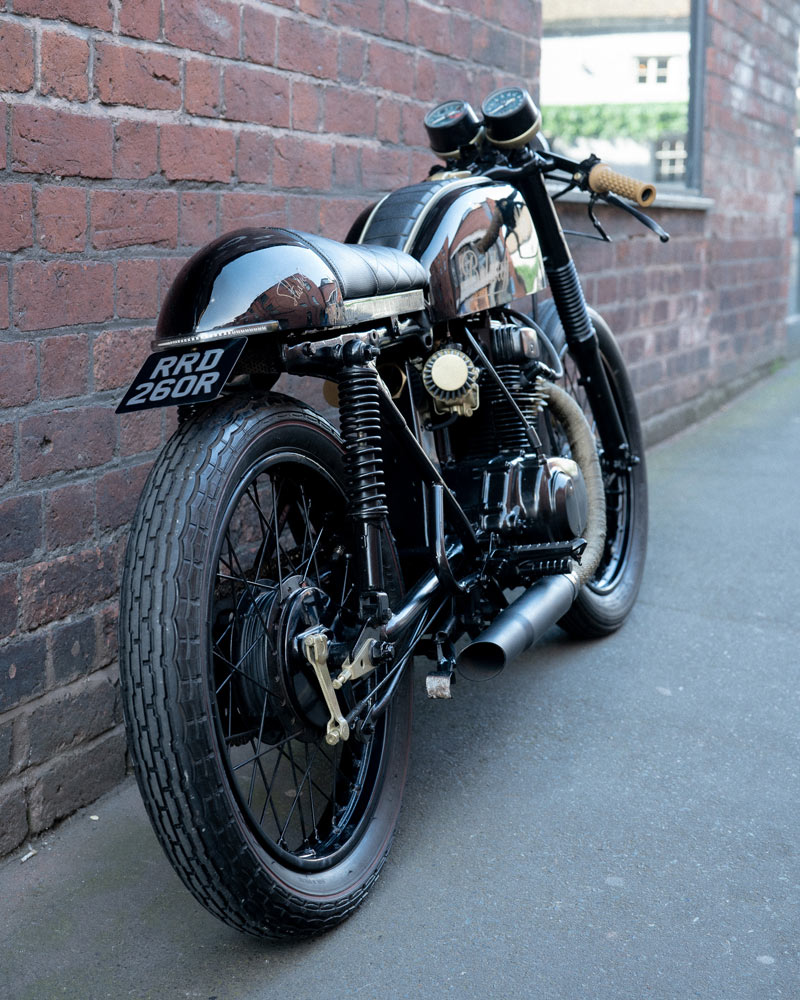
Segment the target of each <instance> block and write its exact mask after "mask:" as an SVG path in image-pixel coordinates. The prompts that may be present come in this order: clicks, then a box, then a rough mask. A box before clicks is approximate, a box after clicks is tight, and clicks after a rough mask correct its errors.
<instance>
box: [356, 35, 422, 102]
mask: <svg viewBox="0 0 800 1000" xmlns="http://www.w3.org/2000/svg"><path fill="white" fill-rule="evenodd" d="M416 75H417V74H416V73H415V71H414V66H413V63H412V61H411V58H410V56H409V52H408V50H407V49H400V48H395V47H394V46H391V45H385V44H384V43H383V42H377V41H373V42H370V44H369V49H368V51H367V68H366V82H367V83H368V84H369V85H370V86H374V87H380V88H382V89H384V90H391V91H394V92H395V93H397V94H405V95H406V96H408V97H413V96H414V88H415V77H416Z"/></svg>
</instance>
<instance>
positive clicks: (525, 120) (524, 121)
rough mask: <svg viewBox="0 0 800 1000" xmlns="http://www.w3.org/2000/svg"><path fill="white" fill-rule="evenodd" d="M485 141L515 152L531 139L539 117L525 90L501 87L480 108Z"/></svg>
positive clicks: (540, 121)
mask: <svg viewBox="0 0 800 1000" xmlns="http://www.w3.org/2000/svg"><path fill="white" fill-rule="evenodd" d="M481 110H482V111H483V124H484V128H485V129H486V138H487V139H488V140H489V142H492V143H494V145H495V146H500V147H501V148H507V149H516V148H519V147H520V146H524V145H526V144H527V143H529V142H530V141H531V139H533V137H534V136H535V135H536V133H537V132H538V131H539V129H540V128H541V125H542V115H541V112H540V111H539V109H538V108H537V107H536V105H535V104H534V103H533V98H532V97H531V95H530V94H529V93H528V91H527V90H525V89H524V87H501V88H500V90H495V91H494V92H493V93H491V94H489V96H488V97H487V98H486V100H485V101H484V102H483V104H482V106H481Z"/></svg>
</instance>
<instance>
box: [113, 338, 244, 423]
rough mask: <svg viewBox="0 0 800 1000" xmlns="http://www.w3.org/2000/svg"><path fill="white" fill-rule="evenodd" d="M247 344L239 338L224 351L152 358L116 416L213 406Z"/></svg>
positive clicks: (209, 349)
mask: <svg viewBox="0 0 800 1000" xmlns="http://www.w3.org/2000/svg"><path fill="white" fill-rule="evenodd" d="M246 343H247V338H246V337H240V338H239V339H237V340H231V341H230V342H229V343H227V344H225V345H224V347H220V346H217V347H197V348H195V349H194V350H188V351H174V352H171V351H162V352H161V353H159V354H151V355H150V357H149V358H148V359H147V361H145V363H144V364H143V365H142V368H141V371H140V372H139V374H138V375H137V376H136V378H135V379H134V381H133V384H132V385H131V387H130V389H128V391H127V392H126V393H125V397H124V398H123V400H122V402H121V403H120V404H119V406H118V407H117V413H130V412H131V411H132V410H149V409H152V408H153V407H154V406H184V405H185V404H186V403H210V402H211V400H212V399H216V398H217V396H218V395H219V394H220V393H221V392H222V387H223V386H224V385H225V383H226V381H227V380H228V376H229V375H230V373H231V372H232V371H233V366H234V365H235V364H236V362H237V361H238V360H239V356H240V355H241V353H242V351H243V350H244V345H245V344H246Z"/></svg>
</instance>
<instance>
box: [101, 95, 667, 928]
mask: <svg viewBox="0 0 800 1000" xmlns="http://www.w3.org/2000/svg"><path fill="white" fill-rule="evenodd" d="M540 123H541V116H540V113H539V111H538V109H537V108H536V106H535V105H534V103H533V101H532V99H531V97H530V95H529V94H528V93H527V91H525V90H524V89H522V88H520V87H505V88H503V89H501V90H499V91H495V92H494V93H493V94H491V95H490V96H489V97H487V98H486V100H485V101H484V102H483V105H482V108H481V114H480V115H479V114H478V113H477V112H476V111H475V110H474V109H473V108H472V107H471V106H470V105H469V104H468V103H466V102H464V101H461V100H454V101H448V102H447V103H445V104H442V105H439V106H438V107H436V108H434V109H433V110H432V111H431V112H430V113H429V114H428V115H427V116H426V119H425V125H426V129H427V132H428V136H429V139H430V143H431V147H432V149H433V151H434V152H435V153H436V154H437V155H438V157H439V158H440V159H441V160H443V161H444V165H443V166H442V165H441V164H439V165H438V166H436V167H435V168H433V169H432V172H431V174H430V176H429V177H428V178H427V179H426V180H425V181H423V182H422V183H417V184H412V185H411V186H409V187H404V188H401V189H400V190H397V191H394V192H392V193H391V194H389V195H387V196H386V197H385V198H383V199H382V200H381V201H379V202H378V203H377V204H375V205H372V206H370V207H368V208H367V209H366V210H365V211H364V212H363V213H362V214H361V216H360V217H359V218H358V219H357V220H356V221H355V223H354V224H353V226H352V229H351V231H350V234H349V236H348V238H347V240H346V242H344V243H340V242H337V241H334V240H332V239H327V238H323V237H321V236H316V235H311V234H308V233H302V232H297V231H293V230H290V229H283V228H279V227H274V228H263V229H241V230H238V231H236V232H232V233H229V234H227V235H225V236H222V237H221V238H219V239H217V240H216V241H214V242H213V243H211V244H210V245H209V246H207V247H205V248H204V249H203V250H201V251H200V252H199V253H197V254H195V256H194V257H192V258H191V260H189V261H188V263H187V264H186V265H185V267H184V268H183V270H182V271H181V272H180V274H179V275H178V277H177V279H176V280H175V282H174V285H173V286H172V288H171V290H170V292H169V294H168V296H167V298H166V300H165V302H164V305H163V308H162V310H161V313H160V317H159V320H158V325H157V330H156V339H155V342H154V350H155V353H153V354H152V355H151V356H150V357H149V358H148V360H147V361H146V362H145V365H144V367H143V368H142V370H141V371H140V373H139V375H138V376H137V378H136V379H135V380H134V382H133V384H132V385H131V387H130V389H129V390H128V392H127V394H126V395H125V398H124V400H123V401H122V403H121V404H120V407H119V410H120V411H121V412H129V411H138V410H141V409H145V408H148V407H154V406H178V407H179V410H178V428H177V430H176V432H175V434H174V435H173V436H172V438H171V439H170V441H169V442H168V444H167V445H166V447H165V448H164V450H163V452H162V454H161V455H160V457H159V458H158V460H157V461H156V463H155V465H154V467H153V469H152V472H151V474H150V477H149V479H148V481H147V484H146V486H145V488H144V490H143V493H142V496H141V499H140V502H139V506H138V510H137V512H136V515H135V518H134V521H133V525H132V530H131V534H130V539H129V543H128V548H127V555H126V561H125V569H124V577H123V584H122V592H121V611H120V669H121V677H122V690H123V696H124V698H123V700H124V710H125V719H126V725H127V731H128V739H129V745H130V752H131V756H132V759H133V762H134V767H135V771H136V775H137V779H138V782H139V786H140V789H141V792H142V795H143V798H144V801H145V804H146V807H147V810H148V812H149V815H150V818H151V820H152V822H153V825H154V827H155V830H156V832H157V834H158V837H159V839H160V841H161V844H162V846H163V847H164V849H165V851H166V853H167V855H168V857H169V859H170V861H171V863H172V864H173V866H174V867H175V869H176V871H177V872H178V874H179V875H180V877H181V878H182V880H183V881H184V883H185V884H186V885H187V887H188V888H189V889H190V890H191V891H192V892H193V893H194V895H195V896H196V897H197V899H199V900H200V902H201V903H203V904H204V905H205V906H206V907H207V908H208V909H209V910H210V911H211V912H212V913H214V914H216V915H217V916H218V917H220V918H221V919H222V920H224V921H227V922H228V923H229V924H231V925H233V926H235V927H237V928H240V929H241V930H243V931H246V932H249V933H251V934H255V935H258V936H262V937H266V938H276V937H286V936H301V935H307V934H310V933H314V932H317V931H320V930H324V929H326V928H329V927H331V926H333V925H335V924H336V923H338V922H339V921H340V920H342V919H344V918H345V917H346V916H347V915H348V914H350V913H351V912H352V911H353V910H354V909H355V908H356V907H357V906H358V904H359V903H360V902H361V901H362V899H363V898H364V896H365V895H366V893H367V891H368V890H369V888H370V887H371V885H372V884H373V882H374V881H375V879H376V878H377V876H378V873H379V871H380V869H381V867H382V865H383V863H384V860H385V858H386V855H387V851H388V849H389V846H390V843H391V840H392V836H393V831H394V828H395V823H396V820H397V816H398V812H399V809H400V801H401V795H402V791H403V785H404V781H405V774H406V764H407V758H408V752H409V739H410V732H411V725H410V723H411V715H410V713H411V680H412V660H413V658H414V657H415V656H423V657H427V658H428V659H429V661H431V662H429V664H428V666H429V672H428V674H427V678H426V684H427V688H428V693H429V694H430V695H431V696H432V697H448V696H449V695H450V688H451V685H452V683H453V681H454V680H455V678H456V676H458V675H462V674H463V675H464V676H466V677H470V676H476V675H483V676H486V675H491V674H493V673H495V672H497V671H498V670H500V669H501V668H502V667H503V665H504V664H505V663H506V662H507V661H508V660H510V659H511V658H513V657H515V656H517V655H518V654H520V653H521V652H522V651H524V650H526V649H527V648H528V647H530V646H531V645H532V644H533V643H534V642H535V641H536V640H537V639H538V638H539V637H540V636H541V635H542V634H543V633H544V632H545V631H546V630H547V629H549V628H550V627H551V626H552V625H554V624H555V623H559V624H560V625H561V626H562V627H563V628H564V629H566V630H567V632H570V633H573V634H575V635H578V636H582V637H590V636H602V635H606V634H608V633H610V632H612V631H613V630H615V629H617V628H618V627H619V626H620V625H621V624H622V622H623V621H624V619H625V618H626V616H627V615H628V613H629V611H630V610H631V607H632V605H633V602H634V601H635V599H636V595H637V591H638V589H639V584H640V580H641V576H642V571H643V565H644V559H645V547H646V530H647V492H646V490H647V488H646V477H645V463H644V453H643V446H642V436H641V431H640V426H639V421H638V418H637V413H636V406H635V403H634V396H633V392H632V389H631V385H630V382H629V379H628V376H627V374H626V371H625V366H624V364H623V360H622V357H621V354H620V351H619V349H618V347H617V344H616V342H615V340H614V337H613V335H612V333H611V331H610V330H609V328H608V326H607V325H606V323H605V322H604V321H603V320H602V318H601V317H600V316H599V315H598V314H597V313H595V312H593V311H592V310H591V309H589V308H588V307H587V305H586V302H585V300H584V296H583V293H582V290H581V285H580V283H579V279H578V275H577V273H576V269H575V266H574V263H573V261H572V258H571V256H570V252H569V249H568V247H567V243H566V241H565V238H564V235H563V233H562V229H561V227H560V225H559V222H558V218H557V216H556V212H555V207H554V200H555V199H556V198H557V197H558V195H559V194H560V193H563V190H566V189H569V188H577V189H580V190H583V191H585V192H588V194H589V213H590V216H591V218H592V220H593V221H594V222H595V224H596V226H597V228H598V229H600V232H601V236H602V235H604V234H603V233H602V229H601V227H600V223H599V222H598V221H597V219H596V217H595V216H594V211H593V210H594V206H595V204H596V202H598V201H604V202H606V203H612V204H614V205H616V206H617V207H620V208H624V209H626V210H627V211H629V212H631V213H632V214H634V215H635V216H636V217H637V218H639V219H640V220H641V221H642V222H643V223H644V224H645V225H648V226H649V227H650V228H651V229H653V230H655V231H656V232H657V233H659V235H661V237H662V238H666V234H665V233H663V230H661V229H660V228H659V227H658V226H657V224H656V223H654V222H653V221H652V220H651V219H649V218H648V217H646V216H644V215H643V214H642V213H641V211H640V210H639V208H637V207H635V205H634V204H632V203H631V202H637V203H638V205H639V206H640V207H646V206H647V205H648V204H649V203H650V202H651V201H652V200H653V198H654V197H655V192H654V189H653V188H652V186H651V185H648V184H643V183H640V182H638V181H634V180H632V179H630V178H626V177H623V176H622V175H619V174H616V173H614V172H612V171H610V170H609V169H608V168H606V167H605V166H603V165H602V164H599V163H598V161H597V160H596V159H595V158H594V157H592V158H590V159H588V160H585V161H583V162H581V163H578V162H574V161H572V160H569V159H566V158H565V157H563V156H560V155H555V154H553V153H551V152H550V151H549V149H548V147H547V144H546V142H544V141H543V140H541V139H540V138H539V136H538V133H539V128H540ZM558 178H560V179H562V180H563V182H564V187H563V188H561V189H560V190H554V187H553V181H554V179H558ZM618 195H621V196H623V198H625V199H628V200H622V199H621V198H620V197H618ZM545 285H548V286H549V290H550V293H551V297H549V298H548V297H546V296H542V295H541V294H540V293H542V292H543V290H544V289H545ZM526 297H532V298H526ZM521 299H524V300H525V301H526V302H532V303H533V306H532V308H531V307H529V308H528V309H527V311H521V310H519V309H518V308H517V307H515V303H518V301H519V300H521ZM284 373H289V374H290V375H294V376H301V377H302V378H303V379H304V380H308V381H307V384H308V385H311V384H312V380H323V381H324V384H325V398H326V399H327V400H328V404H329V405H328V407H327V408H325V407H320V409H323V410H325V412H327V413H329V414H333V416H329V417H328V418H326V417H325V416H323V415H321V413H320V412H317V411H316V410H315V409H313V408H312V407H311V406H309V405H308V404H307V403H306V402H303V401H301V400H298V399H293V398H290V397H289V396H287V395H285V394H280V393H277V392H274V391H272V390H273V386H274V384H275V382H276V381H277V380H278V378H279V377H280V376H281V375H283V374H284ZM303 395H308V394H307V393H303ZM337 422H338V426H335V425H336V424H337Z"/></svg>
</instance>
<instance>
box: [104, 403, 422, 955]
mask: <svg viewBox="0 0 800 1000" xmlns="http://www.w3.org/2000/svg"><path fill="white" fill-rule="evenodd" d="M342 466H343V463H342V449H341V444H340V442H339V441H338V439H337V438H336V436H335V433H334V431H333V430H332V429H331V428H330V427H329V425H327V424H326V423H325V422H324V421H323V420H322V419H321V418H319V417H318V416H317V415H316V414H313V413H312V412H311V411H308V410H306V409H305V408H302V407H300V406H299V405H298V404H294V403H291V402H290V401H288V400H284V399H281V398H279V397H271V400H270V403H269V405H266V406H265V405H264V404H263V403H260V402H255V401H247V402H244V403H242V402H227V403H224V404H222V405H221V406H218V407H216V408H214V409H210V410H208V409H207V410H205V411H204V412H202V415H201V416H198V417H195V418H193V419H192V420H190V421H188V422H187V423H186V424H185V425H184V426H183V427H182V428H181V429H180V430H179V431H178V432H177V434H176V435H175V437H174V438H173V439H172V441H171V442H170V444H169V445H168V446H167V448H166V449H165V452H164V453H163V455H162V457H161V458H160V459H159V461H158V462H157V463H156V466H155V467H154V469H153V473H152V475H151V478H150V480H149V481H148V485H147V486H146V488H145V491H144V493H143V496H142V500H141V502H140V506H139V510H138V512H137V515H136V519H135V521H134V526H133V530H132V535H131V540H130V543H129V547H128V553H127V558H126V570H125V576H124V581H123V590H122V594H121V616H120V646H121V654H120V660H121V666H120V670H121V675H122V683H123V690H124V695H125V710H126V722H127V726H128V734H129V743H130V747H131V753H132V756H133V759H134V764H135V767H136V772H137V777H138V780H139V785H140V788H141V790H142V794H143V797H144V800H145V804H146V805H147V808H148V811H149V813H150V816H151V819H152V821H153V823H154V826H155V827H156V831H157V833H158V834H159V837H160V839H161V842H162V846H163V847H164V849H165V850H166V853H167V855H168V856H169V858H170V861H171V862H172V864H173V865H174V867H175V868H176V870H177V871H178V873H179V875H180V876H181V877H182V878H183V880H184V882H185V883H186V884H187V885H188V887H189V888H190V889H191V890H192V892H193V893H194V894H195V896H196V897H197V898H198V899H199V900H200V901H201V902H202V903H203V904H204V905H205V906H207V907H208V908H209V909H210V910H211V911H212V912H213V913H215V914H216V915H217V916H219V917H221V918H222V919H223V920H225V921H227V922H228V923H230V924H232V925H234V926H236V927H239V928H240V929H242V930H245V931H249V932H250V933H253V934H257V935H260V936H264V937H273V938H274V937H285V936H289V935H302V934H309V933H313V932H315V931H318V930H323V929H325V928H327V927H330V926H332V925H333V924H335V923H337V922H338V921H340V920H342V919H343V918H344V917H346V916H347V915H348V914H349V913H350V912H352V910H353V909H354V908H355V907H356V906H357V905H358V904H359V903H360V901H361V900H362V899H363V897H364V895H365V894H366V892H367V890H368V889H369V886H370V885H371V884H372V882H373V881H374V879H375V878H376V877H377V875H378V872H379V870H380V868H381V866H382V864H383V861H384V860H385V857H386V853H387V851H388V849H389V845H390V842H391V838H392V834H393V831H394V826H395V823H396V819H397V814H398V811H399V808H400V799H401V795H402V789H403V784H404V781H405V771H406V763H407V755H408V744H409V738H410V705H411V700H410V689H409V684H408V683H405V684H404V685H403V686H402V689H401V690H399V691H398V693H397V695H396V696H395V698H394V700H393V701H392V704H391V706H390V708H389V710H388V711H387V712H386V714H385V715H383V716H382V717H381V718H380V719H379V720H378V722H377V724H376V726H375V727H374V729H372V730H370V732H369V733H367V734H365V733H361V732H358V733H355V732H351V734H350V737H349V738H348V739H347V740H344V741H341V740H340V741H339V742H338V743H336V744H335V745H331V741H330V740H329V739H326V727H327V724H328V722H329V720H330V718H331V714H330V711H329V709H328V708H327V706H326V703H325V700H324V697H323V695H322V692H321V688H320V685H319V681H318V680H317V678H316V676H315V673H314V670H313V668H312V667H311V665H310V664H309V662H308V660H307V658H306V657H305V655H304V654H303V650H302V645H301V641H300V640H299V638H298V637H301V636H302V635H303V634H304V633H308V632H309V630H315V629H317V630H318V629H320V628H324V629H325V630H326V633H327V634H328V635H329V636H332V637H333V640H334V641H338V642H342V643H350V644H352V642H353V641H354V640H355V639H356V638H357V636H358V631H359V623H358V621H357V618H356V586H355V584H356V566H355V564H354V558H353V553H354V548H355V547H354V545H353V542H352V538H351V534H350V529H349V523H348V518H347V509H346V501H345V496H344V490H343V486H342V482H343V469H342ZM384 563H385V568H386V576H387V579H388V580H389V581H391V582H392V588H391V591H390V597H391V596H393V594H394V596H397V595H398V594H399V572H398V571H397V567H396V561H395V553H394V549H393V546H392V544H391V540H390V538H389V537H388V535H387V536H386V539H385V543H384ZM392 592H393V593H392ZM381 677H382V674H381V673H380V672H379V671H375V672H374V673H372V674H370V675H368V676H367V677H364V678H362V679H360V680H359V681H356V682H353V683H346V684H345V685H344V686H343V687H342V688H341V689H340V690H339V692H338V698H339V704H340V707H341V709H342V713H343V714H344V715H345V716H346V715H347V714H348V712H350V711H351V710H352V709H353V708H354V707H355V706H356V704H357V703H359V702H360V701H362V700H363V699H365V698H367V697H368V696H369V694H370V692H371V691H372V690H373V689H374V687H375V685H377V684H378V683H380V680H381Z"/></svg>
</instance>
